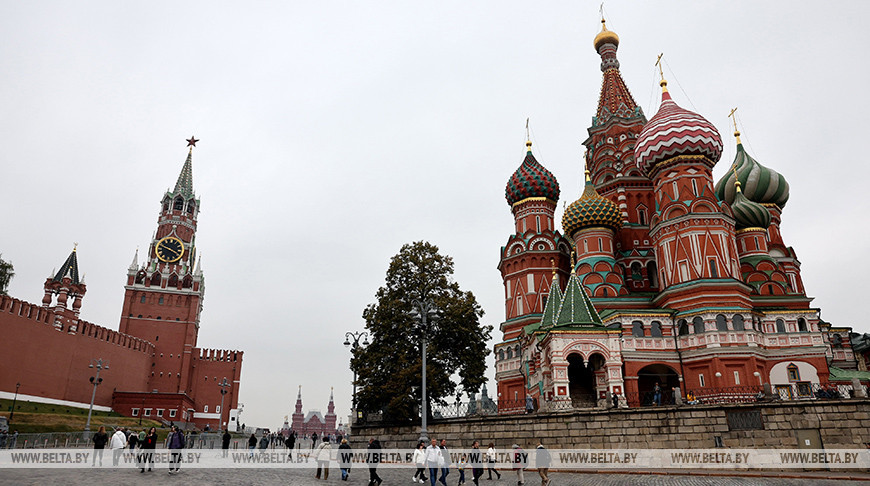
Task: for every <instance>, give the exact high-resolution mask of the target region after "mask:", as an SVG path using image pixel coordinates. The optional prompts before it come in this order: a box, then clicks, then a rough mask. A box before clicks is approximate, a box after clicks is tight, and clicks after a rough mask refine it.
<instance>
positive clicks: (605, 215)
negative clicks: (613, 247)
mask: <svg viewBox="0 0 870 486" xmlns="http://www.w3.org/2000/svg"><path fill="white" fill-rule="evenodd" d="M593 226H604V227H607V228H611V229H613V230H617V229H619V228H620V227H621V226H622V216H621V215H620V212H619V207H618V206H617V205H616V204H614V203H613V201H611V200H610V199H607V198H606V197H602V196H601V195H599V194H598V191H596V190H595V186H594V185H593V184H592V181H591V180H590V178H589V171H586V188H585V189H584V190H583V195H582V196H580V199H578V200H576V201H574V202H573V203H571V205H570V206H568V207H567V208H566V209H565V214H563V215H562V229H564V230H565V235H567V236H568V237H570V236H572V235H573V234H574V232H575V231H577V230H579V229H582V228H590V227H593Z"/></svg>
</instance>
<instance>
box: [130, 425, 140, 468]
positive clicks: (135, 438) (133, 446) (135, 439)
mask: <svg viewBox="0 0 870 486" xmlns="http://www.w3.org/2000/svg"><path fill="white" fill-rule="evenodd" d="M127 446H128V447H130V452H131V453H133V454H134V456H133V457H134V458H135V461H136V467H139V462H140V460H141V459H142V457H141V456H142V455H141V454H139V453H138V452H137V449H139V434H137V433H136V432H135V431H131V432H130V436H129V437H127Z"/></svg>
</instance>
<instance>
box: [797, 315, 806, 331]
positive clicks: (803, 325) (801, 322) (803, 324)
mask: <svg viewBox="0 0 870 486" xmlns="http://www.w3.org/2000/svg"><path fill="white" fill-rule="evenodd" d="M798 331H800V332H807V321H806V320H804V318H803V317H798Z"/></svg>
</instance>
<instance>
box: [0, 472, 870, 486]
mask: <svg viewBox="0 0 870 486" xmlns="http://www.w3.org/2000/svg"><path fill="white" fill-rule="evenodd" d="M330 473H331V474H330V476H329V480H328V481H317V480H315V479H314V471H313V470H305V469H182V472H181V473H180V474H175V475H170V474H169V473H168V472H167V470H166V469H160V470H155V471H154V472H151V473H147V472H146V473H145V474H141V473H140V472H139V471H138V470H125V469H99V468H98V469H6V470H0V485H7V484H8V485H26V484H34V485H43V484H45V485H49V484H51V485H54V484H64V485H89V486H93V485H96V484H118V485H120V484H125V485H126V484H136V485H148V484H155V485H156V484H160V485H162V484H186V485H194V484H195V485H200V484H216V485H244V484H256V485H258V486H259V485H269V484H282V485H324V486H326V485H329V484H332V485H336V486H339V485H345V484H348V485H349V484H353V485H366V484H368V470H366V469H362V468H356V469H353V470H352V471H351V476H350V479H349V480H348V481H347V482H344V481H341V476H340V474H339V473H338V470H337V469H330ZM378 473H379V474H380V476H381V478H383V480H384V483H383V484H384V485H386V486H392V485H412V484H414V483H413V482H412V481H411V476H412V475H413V470H408V469H385V468H381V469H379V471H378ZM801 474H803V475H805V476H806V477H804V478H801V479H796V478H793V477H781V478H779V477H736V476H729V477H723V476H697V475H684V474H683V475H662V474H588V473H551V474H550V479H551V482H550V484H551V485H553V486H561V485H577V486H586V485H596V486H598V485H604V486H616V485H629V486H646V485H665V486H706V485H726V486H755V485H770V486H779V485H782V486H786V485H797V486H802V485H806V486H810V485H813V486H815V485H820V486H826V485H836V484H859V483H858V482H853V481H848V480H845V479H823V478H824V477H825V476H824V474H821V473H801V472H798V471H795V472H794V473H787V475H789V476H794V475H801ZM833 474H834V476H835V477H841V478H844V477H848V476H849V474H848V473H833ZM858 475H859V476H860V474H858ZM864 478H868V477H867V476H864ZM447 479H448V481H447V484H448V485H449V486H455V485H456V484H457V482H458V481H459V474H458V472H456V471H452V472H451V473H450V475H449V476H448V477H447ZM525 479H526V482H525V484H526V485H528V486H537V485H539V484H541V480H540V478H539V476H538V474H537V472H536V471H526V477H525ZM417 484H419V483H417ZM426 484H429V483H428V482H427V483H426ZM480 484H481V485H482V486H513V485H516V484H517V482H516V475H515V474H514V473H513V472H511V471H506V472H503V473H502V477H501V480H495V479H493V480H492V481H488V480H486V475H484V477H483V478H482V479H481V482H480ZM864 484H868V483H867V482H866V481H865V482H864ZM465 485H466V486H471V485H472V483H471V481H470V480H467V481H466V483H465Z"/></svg>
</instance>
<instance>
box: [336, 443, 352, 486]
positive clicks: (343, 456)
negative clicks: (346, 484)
mask: <svg viewBox="0 0 870 486" xmlns="http://www.w3.org/2000/svg"><path fill="white" fill-rule="evenodd" d="M352 460H353V452H351V449H350V444H348V443H347V439H341V445H339V446H338V467H339V468H341V480H342V481H347V477H348V476H349V475H350V465H351V462H352Z"/></svg>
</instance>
